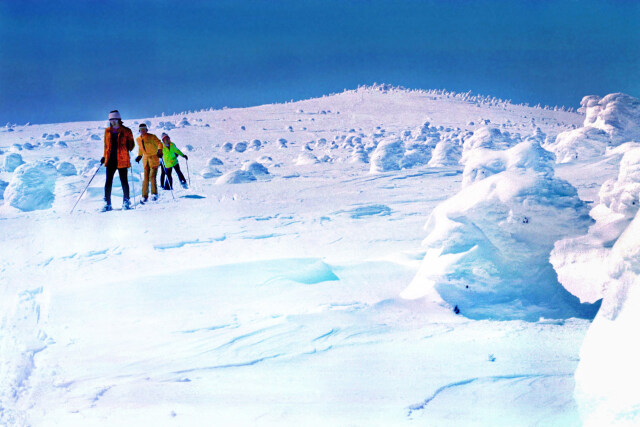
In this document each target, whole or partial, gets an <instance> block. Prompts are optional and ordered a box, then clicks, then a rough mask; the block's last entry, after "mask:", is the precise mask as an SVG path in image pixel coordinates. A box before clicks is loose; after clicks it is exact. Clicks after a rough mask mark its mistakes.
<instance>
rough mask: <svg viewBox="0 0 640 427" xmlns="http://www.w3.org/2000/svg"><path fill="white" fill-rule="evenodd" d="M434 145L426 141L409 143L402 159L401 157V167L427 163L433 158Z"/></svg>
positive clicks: (406, 167)
mask: <svg viewBox="0 0 640 427" xmlns="http://www.w3.org/2000/svg"><path fill="white" fill-rule="evenodd" d="M432 151H433V147H430V146H429V145H427V144H425V143H413V144H409V145H407V149H406V151H405V152H404V155H403V157H402V159H400V163H399V165H400V168H401V169H409V168H413V167H416V166H420V165H426V164H427V163H428V162H429V160H430V159H431V152H432Z"/></svg>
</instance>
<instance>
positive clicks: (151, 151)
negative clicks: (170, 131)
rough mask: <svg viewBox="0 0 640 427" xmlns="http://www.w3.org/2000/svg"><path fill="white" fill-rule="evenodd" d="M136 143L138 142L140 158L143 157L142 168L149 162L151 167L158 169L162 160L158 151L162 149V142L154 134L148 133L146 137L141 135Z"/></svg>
mask: <svg viewBox="0 0 640 427" xmlns="http://www.w3.org/2000/svg"><path fill="white" fill-rule="evenodd" d="M136 141H137V142H138V156H142V166H143V167H144V166H146V164H147V162H149V166H150V167H152V168H157V167H158V166H160V159H159V158H158V150H161V149H162V142H160V140H159V139H158V137H157V136H155V135H154V134H152V133H147V134H146V135H145V136H144V139H143V137H142V135H140V136H139V137H138V138H137V139H136Z"/></svg>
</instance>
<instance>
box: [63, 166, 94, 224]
mask: <svg viewBox="0 0 640 427" xmlns="http://www.w3.org/2000/svg"><path fill="white" fill-rule="evenodd" d="M101 167H102V163H100V165H99V166H98V169H96V171H95V172H94V174H93V176H92V177H91V179H90V180H89V182H88V183H87V186H86V187H84V190H82V193H81V194H80V197H78V200H76V204H75V205H73V207H72V208H71V212H69V214H72V213H73V210H74V209H75V208H76V206H77V205H78V202H79V201H80V199H82V196H83V195H84V192H85V191H87V188H89V185H90V184H91V181H93V178H95V177H96V175H97V174H98V171H99V170H100V168H101Z"/></svg>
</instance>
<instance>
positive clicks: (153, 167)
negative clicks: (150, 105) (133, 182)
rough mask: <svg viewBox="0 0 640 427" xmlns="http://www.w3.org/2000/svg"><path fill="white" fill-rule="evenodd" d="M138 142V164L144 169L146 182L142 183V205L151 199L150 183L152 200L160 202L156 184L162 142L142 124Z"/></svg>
mask: <svg viewBox="0 0 640 427" xmlns="http://www.w3.org/2000/svg"><path fill="white" fill-rule="evenodd" d="M137 142H138V157H136V162H137V163H140V160H142V165H143V167H144V180H143V181H142V203H144V202H146V201H147V200H148V199H149V183H151V194H152V200H158V186H157V184H156V176H157V175H158V166H160V159H159V158H158V151H159V150H162V142H160V140H159V139H158V137H157V136H155V135H154V134H152V133H148V132H147V125H146V124H144V123H142V124H140V136H139V137H138V139H137Z"/></svg>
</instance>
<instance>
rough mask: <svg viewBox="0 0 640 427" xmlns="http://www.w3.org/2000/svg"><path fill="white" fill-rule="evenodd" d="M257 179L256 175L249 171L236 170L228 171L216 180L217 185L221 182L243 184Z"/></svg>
mask: <svg viewBox="0 0 640 427" xmlns="http://www.w3.org/2000/svg"><path fill="white" fill-rule="evenodd" d="M252 181H256V177H255V176H254V175H253V174H252V173H251V172H249V171H243V170H234V171H231V172H227V173H225V174H224V175H222V176H221V177H220V178H218V179H217V180H216V184H217V185H221V184H243V183H246V182H252Z"/></svg>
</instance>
